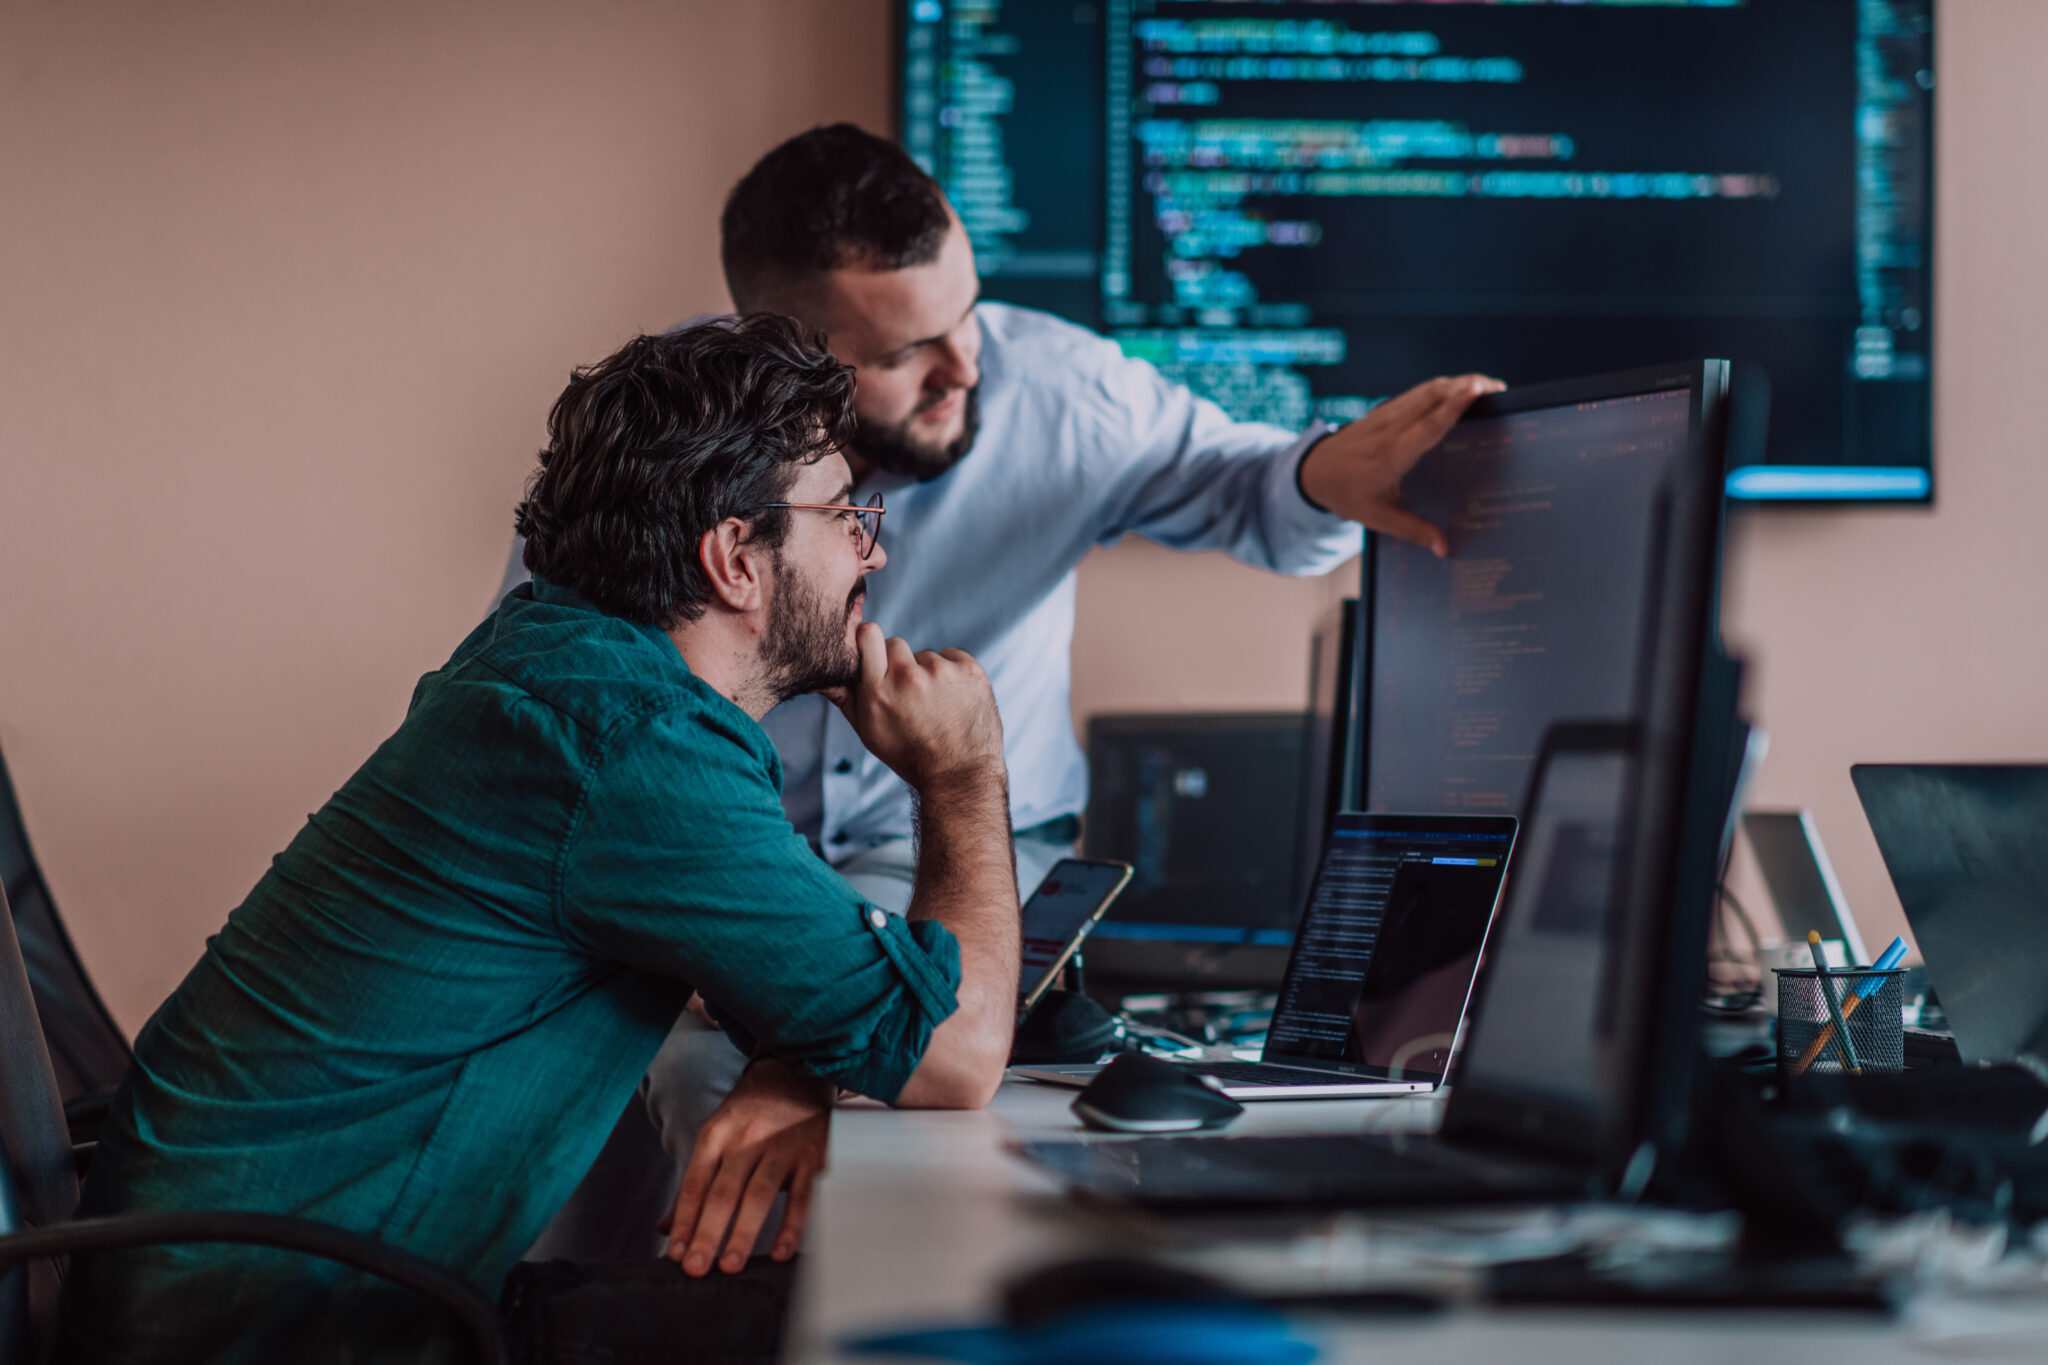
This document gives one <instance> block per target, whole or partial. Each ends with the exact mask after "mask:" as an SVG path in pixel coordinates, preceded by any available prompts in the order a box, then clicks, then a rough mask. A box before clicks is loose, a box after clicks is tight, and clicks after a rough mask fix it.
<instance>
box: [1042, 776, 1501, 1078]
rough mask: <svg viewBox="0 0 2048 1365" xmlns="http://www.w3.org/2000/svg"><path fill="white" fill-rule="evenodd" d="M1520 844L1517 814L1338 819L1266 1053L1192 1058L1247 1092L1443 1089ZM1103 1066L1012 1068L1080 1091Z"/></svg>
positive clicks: (1200, 1068) (1326, 843) (1195, 1065)
mask: <svg viewBox="0 0 2048 1365" xmlns="http://www.w3.org/2000/svg"><path fill="white" fill-rule="evenodd" d="M1514 845H1515V820H1514V817H1513V816H1507V815H1433V816H1419V815H1354V814H1350V813H1344V812H1340V813H1339V814H1337V815H1336V816H1334V817H1332V820H1331V824H1330V829H1329V831H1328V832H1327V834H1326V835H1325V836H1324V840H1323V857H1322V862H1321V863H1320V865H1319V866H1318V867H1317V870H1316V878H1315V883H1314V889H1313V890H1312V891H1311V892H1310V893H1309V899H1308V906H1307V908H1306V909H1305V910H1303V912H1302V917H1301V923H1300V925H1299V926H1298V928H1297V930H1296V932H1295V938H1294V951H1293V953H1292V955H1291V956H1290V957H1289V958H1288V963H1287V975H1286V977H1285V979H1284V980H1283V981H1282V982H1281V986H1280V996H1279V1001H1278V1003H1277V1005H1276V1006H1275V1007H1274V1010H1273V1021H1272V1023H1271V1025H1270V1026H1269V1027H1268V1028H1267V1031H1266V1045H1265V1047H1264V1049H1263V1050H1262V1051H1261V1053H1260V1059H1259V1060H1258V1061H1256V1062H1216V1061H1190V1062H1184V1063H1182V1065H1184V1066H1186V1067H1188V1068H1189V1069H1191V1070H1194V1071H1197V1072H1200V1073H1201V1074H1203V1075H1205V1076H1211V1077H1214V1078H1215V1079H1216V1080H1217V1081H1218V1082H1220V1083H1221V1088H1222V1090H1223V1093H1224V1094H1226V1095H1229V1096H1230V1097H1232V1098H1233V1099H1241V1100H1290V1099H1337V1098H1357V1097H1362V1096H1377V1095H1407V1094H1414V1093H1417V1092H1420V1091H1426V1090H1434V1089H1435V1088H1436V1087H1437V1086H1439V1085H1441V1084H1443V1079H1444V1076H1445V1074H1446V1073H1447V1072H1448V1071H1449V1070H1450V1062H1451V1052H1452V1049H1453V1047H1454V1045H1455V1043H1456V1041H1457V1034H1458V1028H1459V1025H1460V1024H1461V1023H1462V1022H1463V1020H1464V1017H1465V1006H1466V1004H1467V1002H1468V1001H1470V999H1471V996H1472V982H1473V978H1474V977H1475V976H1476V975H1477V973H1478V970H1479V957H1480V953H1481V951H1482V950H1483V949H1484V947H1485V945H1486V935H1487V930H1488V929H1489V927H1490V926H1491V925H1492V923H1493V916H1494V911H1495V909H1496V908H1498V906H1499V904H1500V894H1501V886H1502V882H1503V879H1504V878H1505V876H1506V874H1507V869H1508V858H1509V855H1510V854H1511V853H1512V852H1513V851H1514ZM1101 1069H1102V1068H1101V1067H1100V1066H1023V1067H1014V1068H1012V1069H1011V1072H1010V1074H1011V1075H1013V1076H1019V1077H1022V1078H1024V1079H1027V1080H1034V1081H1044V1082H1048V1083H1050V1084H1053V1085H1069V1086H1084V1085H1086V1084H1088V1082H1089V1081H1091V1080H1093V1079H1094V1078H1095V1074H1096V1073H1097V1072H1098V1071H1100V1070H1101Z"/></svg>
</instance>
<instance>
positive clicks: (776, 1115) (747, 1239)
mask: <svg viewBox="0 0 2048 1365" xmlns="http://www.w3.org/2000/svg"><path fill="white" fill-rule="evenodd" d="M831 1123H832V1087H831V1086H830V1085H829V1084H828V1083H826V1082H824V1081H820V1080H817V1079H815V1078H813V1077H810V1076H805V1075H802V1074H800V1073H799V1072H798V1071H797V1070H796V1069H795V1068H794V1067H792V1066H790V1065H789V1064H788V1063H786V1062H781V1061H777V1060H776V1059H774V1058H772V1057H768V1058H762V1059H761V1060H759V1061H756V1062H755V1063H753V1064H752V1065H751V1066H749V1067H748V1068H747V1070H746V1074H744V1075H743V1076H741V1077H740V1080H739V1084H738V1085H735V1086H734V1087H733V1089H732V1094H730V1095H728V1096H726V1099H725V1103H724V1104H721V1105H719V1106H718V1110H717V1112H716V1113H714V1114H712V1116H711V1117H710V1119H708V1120H707V1121H706V1122H705V1124H704V1128H703V1131H702V1132H701V1133H700V1134H699V1135H698V1138H697V1145H696V1148H695V1149H694V1150H693V1151H692V1152H691V1153H690V1164H689V1166H688V1167H687V1168H686V1169H685V1170H684V1171H683V1187H682V1190H681V1191H680V1192H679V1193H678V1194H677V1195H676V1206H675V1210H674V1212H672V1213H671V1214H669V1216H668V1217H667V1218H665V1219H663V1220H662V1222H661V1231H663V1232H666V1233H667V1234H668V1258H669V1259H670V1260H672V1261H675V1262H677V1263H679V1264H680V1265H681V1266H682V1268H683V1273H684V1274H686V1275H705V1274H708V1273H710V1270H711V1266H712V1263H713V1261H714V1260H716V1261H717V1264H718V1267H719V1269H721V1270H724V1271H727V1272H732V1271H737V1270H739V1269H741V1268H743V1267H744V1266H745V1265H746V1263H747V1257H748V1256H749V1255H751V1254H752V1253H753V1249H754V1240H755V1238H757V1237H758V1236H760V1233H761V1225H762V1223H764V1222H766V1221H767V1218H768V1211H769V1209H770V1208H772V1207H773V1206H774V1203H775V1196H776V1195H778V1194H781V1193H782V1192H783V1191H785V1190H787V1191H788V1192H789V1202H788V1204H787V1205H785V1206H784V1208H783V1212H782V1231H781V1233H780V1234H779V1235H777V1237H776V1239H775V1246H774V1247H773V1249H772V1250H771V1251H770V1252H769V1255H770V1256H772V1257H773V1258H774V1259H775V1260H778V1261H786V1260H788V1259H789V1258H790V1257H792V1256H794V1255H796V1249H797V1246H798V1245H799V1244H800V1243H801V1242H802V1241H803V1236H804V1224H805V1223H806V1222H807V1221H808V1220H809V1218H810V1214H811V1192H812V1190H813V1188H814V1187H815V1186H816V1184H817V1180H818V1173H819V1172H820V1171H822V1170H824V1169H825V1146H826V1142H827V1139H828V1137H829V1135H830V1132H831ZM721 1246H723V1247H724V1253H723V1255H721V1254H720V1251H719V1248H720V1247H721Z"/></svg>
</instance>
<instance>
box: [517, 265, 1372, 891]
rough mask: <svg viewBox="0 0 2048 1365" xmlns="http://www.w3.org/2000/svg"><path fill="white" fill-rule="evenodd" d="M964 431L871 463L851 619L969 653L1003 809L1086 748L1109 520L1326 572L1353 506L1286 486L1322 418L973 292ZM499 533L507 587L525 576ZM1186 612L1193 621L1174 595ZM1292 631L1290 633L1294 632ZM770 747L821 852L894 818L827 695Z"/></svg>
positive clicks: (1291, 567)
mask: <svg viewBox="0 0 2048 1365" xmlns="http://www.w3.org/2000/svg"><path fill="white" fill-rule="evenodd" d="M976 312H977V314H978V316H979V318H980V322H981V337H982V350H981V375H982V378H981V388H980V393H979V398H978V401H979V404H980V408H981V434H980V436H979V437H978V439H977V440H976V441H975V443H974V446H973V448H972V449H970V450H969V451H968V452H967V454H966V456H965V457H964V458H962V459H961V461H960V462H959V463H958V464H957V465H955V466H954V467H953V468H952V469H950V470H949V471H947V472H946V473H944V474H942V475H940V476H939V477H938V478H936V479H932V480H930V481H929V482H925V483H914V482H911V481H909V480H906V479H903V478H901V477H898V476H894V475H877V476H875V477H873V478H871V479H869V480H867V481H866V482H864V483H863V484H862V485H861V486H860V487H859V488H857V489H855V490H854V500H855V501H857V502H858V501H862V500H864V499H866V498H867V496H868V495H869V494H870V493H873V492H877V491H879V492H881V493H882V494H883V497H884V500H885V501H886V503H887V504H888V508H889V511H888V515H887V516H885V517H884V518H883V521H882V538H883V544H884V545H885V546H886V547H887V549H888V551H889V563H888V566H887V567H886V568H884V569H882V570H881V571H880V572H879V573H876V574H875V575H873V576H872V577H870V578H869V579H868V599H867V607H866V615H867V619H869V620H871V621H874V622H877V623H878V624H880V625H881V626H882V628H883V629H884V630H886V631H888V632H889V633H890V634H891V635H900V636H902V637H903V638H904V639H905V640H907V641H909V642H910V644H911V646H912V648H915V649H940V648H944V647H946V646H948V645H951V646H957V647H958V648H961V649H964V650H966V651H967V652H968V653H970V654H972V655H974V656H975V658H977V659H979V660H980V661H981V666H982V667H983V668H984V669H986V670H987V672H988V676H989V681H990V683H991V684H992V685H993V686H994V688H995V695H996V704H997V705H998V706H999V707H1000V708H1001V711H1002V718H1003V748H1004V756H1005V757H1006V758H1007V759H1008V761H1009V768H1010V817H1011V823H1012V827H1013V828H1016V829H1026V828H1029V827H1030V826H1032V825H1036V824H1040V823H1042V822H1044V821H1047V820H1052V819H1056V818H1058V817H1060V816H1063V815H1072V814H1077V813H1079V812H1080V811H1081V810H1082V808H1083V807H1085V806H1086V805H1087V802H1088V765H1087V760H1086V758H1085V756H1084V755H1083V754H1082V752H1081V746H1080V745H1079V744H1078V743H1076V742H1075V739H1074V723H1073V711H1072V706H1071V703H1070V700H1069V692H1070V688H1071V683H1072V677H1073V658H1072V654H1073V641H1074V579H1075V569H1076V567H1077V566H1078V565H1079V564H1080V562H1081V559H1082V557H1083V556H1085V555H1086V554H1087V553H1088V551H1090V550H1091V549H1093V548H1095V547H1096V546H1098V545H1109V544H1113V543H1114V542H1116V541H1117V540H1120V539H1121V538H1123V537H1124V536H1126V535H1132V534H1136V535H1142V536H1144V537H1146V538H1147V539H1149V540H1153V541H1157V542H1158V543H1160V544H1162V545H1166V546H1169V547H1171V548H1173V549H1177V550H1222V551H1225V552H1227V553H1228V554H1230V555H1231V556H1232V557H1233V558H1235V559H1238V560H1241V561H1242V562H1244V563H1246V564H1251V565H1254V566H1257V567H1259V568H1264V569H1272V570H1275V571H1277V572H1280V573H1286V574H1295V575H1310V574H1321V573H1327V572H1329V571H1330V570H1331V569H1333V568H1335V567H1336V566H1337V565H1339V564H1340V563H1342V562H1343V561H1344V560H1346V559H1347V558H1349V557H1350V556H1352V555H1354V554H1356V553H1358V551H1359V548H1360V546H1361V544H1362V539H1361V532H1360V528H1359V527H1358V525H1357V523H1355V522H1351V521H1346V520H1345V519H1343V518H1342V517H1338V516H1334V515H1332V514H1330V513H1328V512H1323V511H1320V510H1319V509H1317V508H1316V507H1315V506H1314V505H1312V504H1311V503H1309V502H1308V500H1307V499H1305V498H1304V497H1303V496H1302V494H1301V490H1300V486H1299V485H1298V484H1297V483H1296V481H1295V471H1296V469H1297V467H1298V466H1299V465H1300V463H1301V457H1302V455H1303V454H1304V453H1305V452H1306V451H1307V449H1308V447H1309V445H1310V444H1311V443H1312V442H1313V441H1314V440H1315V439H1316V438H1317V437H1319V436H1321V435H1322V434H1323V433H1324V431H1325V430H1326V429H1325V428H1323V427H1320V426H1317V427H1312V428H1311V429H1310V430H1309V431H1307V432H1305V433H1299V434H1297V433H1292V432H1288V431H1284V430H1282V429H1280V428H1278V427H1272V426H1267V425H1264V424H1262V423H1255V422H1234V421H1232V420H1231V419H1230V418H1229V417H1227V416H1225V415H1224V413H1223V410H1222V409H1221V408H1219V407H1217V406H1216V405H1215V404H1214V403H1211V402H1208V401H1207V400H1205V399H1200V398H1197V397H1195V396H1194V395H1193V394H1191V393H1190V392H1188V390H1187V389H1186V388H1184V387H1182V386H1180V385H1178V384H1173V383H1169V382H1168V381H1167V380H1166V379H1165V378H1164V377H1163V376H1162V375H1161V374H1160V373H1159V371H1158V370H1157V369H1155V368H1154V367H1153V366H1152V365H1150V364H1149V363H1147V362H1145V361H1141V360H1133V359H1130V358H1128V357H1126V356H1125V355H1124V354H1123V352H1122V351H1121V350H1120V349H1119V348H1118V347H1117V345H1116V343H1114V342H1112V341H1109V340H1107V339H1105V338H1103V337H1100V336H1097V335H1096V334H1095V333H1093V332H1090V331H1088V330H1087V329H1086V328H1083V327H1077V326H1075V325H1073V324H1072V323H1069V322H1065V321H1062V320H1061V319H1059V318H1056V317H1053V316H1052V315H1050V314H1047V313H1041V312H1036V311H1034V310H1031V309H1027V308H1016V307H1012V306H1010V305H1008V304H1001V303H983V304H981V305H980V306H979V307H978V308H977V310H976ZM523 548H524V547H523V546H522V545H520V544H516V543H515V545H514V546H513V554H512V571H511V573H510V574H509V575H508V577H507V581H506V589H507V590H508V591H509V589H510V588H511V587H512V586H514V585H515V584H516V583H517V582H518V581H521V580H523V579H524V577H525V571H524V569H523V568H521V566H520V563H519V557H520V554H521V552H522V550H523ZM1186 628H1187V629H1188V630H1190V631H1202V630H1206V629H1207V628H1208V623H1207V622H1205V621H1204V620H1202V619H1201V618H1200V617H1199V616H1196V615H1192V614H1191V615H1190V617H1189V619H1188V620H1187V622H1186ZM1305 647H1306V645H1304V648H1305ZM763 724H764V725H765V727H766V728H767V731H768V734H769V735H770V737H771V738H773V739H774V741H775V746H776V748H777V749H778V750H779V751H780V752H781V755H782V764H783V769H784V779H783V806H784V809H785V810H786V811H787V813H788V815H789V818H790V823H791V824H793V825H794V826H795V827H796V828H797V830H798V831H799V832H800V833H802V834H804V835H805V836H806V837H807V838H809V839H811V840H813V841H814V842H815V843H816V844H817V846H818V848H819V849H820V850H821V851H822V852H823V853H824V855H825V856H826V858H827V859H829V860H830V861H832V862H835V863H837V862H840V861H843V860H844V859H846V858H849V857H851V856H853V855H854V854H855V853H858V852H860V851H861V850H862V849H865V848H870V847H872V846H874V845H875V844H878V843H881V842H884V841H886V840H889V839H900V838H907V837H909V835H910V826H911V818H910V811H911V805H910V792H909V789H908V788H906V787H905V786H904V784H903V782H902V781H901V779H899V778H898V777H897V776H896V775H895V774H894V773H892V772H890V771H889V769H888V768H887V767H885V766H884V765H883V764H882V762H881V760H879V759H877V758H875V757H874V756H873V755H871V754H869V753H868V752H867V750H866V749H865V748H863V747H862V745H861V742H860V740H859V739H858V738H857V737H856V736H855V735H854V732H853V727H851V726H850V725H848V724H847V723H846V719H845V717H843V716H841V715H840V714H839V712H838V710H837V708H835V707H833V706H831V705H830V704H829V703H827V702H826V701H824V700H823V699H822V698H819V697H798V698H796V699H794V700H792V701H788V702H785V703H784V704H783V705H781V706H779V707H777V708H776V709H775V710H774V711H772V712H770V713H769V714H768V717H767V719H766V720H765V721H764V722H763Z"/></svg>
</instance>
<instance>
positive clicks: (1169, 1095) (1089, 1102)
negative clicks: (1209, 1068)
mask: <svg viewBox="0 0 2048 1365" xmlns="http://www.w3.org/2000/svg"><path fill="white" fill-rule="evenodd" d="M1243 1112H1244V1106H1243V1105H1241V1104H1239V1103H1238V1102H1237V1101H1236V1100H1234V1099H1232V1098H1230V1096H1228V1095H1226V1094H1224V1093H1223V1091H1222V1088H1221V1083H1220V1082H1218V1081H1215V1080H1213V1079H1211V1078H1210V1077H1208V1076H1203V1075H1199V1074H1197V1073H1196V1072H1194V1071H1191V1070H1189V1069H1188V1068H1187V1067H1184V1066H1175V1065H1174V1064H1173V1063H1172V1062H1167V1061H1161V1060H1160V1059H1159V1058H1157V1057H1148V1056H1146V1055H1145V1054H1144V1053H1142V1052H1126V1053H1125V1054H1124V1055H1123V1056H1121V1057H1118V1058H1117V1059H1116V1060H1115V1061H1113V1062H1111V1063H1110V1064H1109V1065H1108V1066H1106V1067H1104V1068H1102V1070H1101V1072H1100V1073H1099V1074H1097V1076H1096V1077H1095V1079H1094V1080H1092V1081H1090V1082H1088V1088H1087V1089H1086V1090H1083V1091H1082V1092H1081V1093H1080V1095H1079V1096H1078V1097H1076V1099H1075V1100H1074V1113H1075V1115H1076V1116H1077V1117H1078V1118H1079V1119H1080V1120H1081V1122H1082V1123H1084V1124H1086V1125H1087V1126H1088V1127H1090V1128H1095V1129H1099V1130H1101V1131H1102V1132H1105V1133H1189V1132H1193V1131H1195V1130H1196V1129H1199V1128H1221V1127H1222V1126H1223V1125H1224V1124H1226V1123H1229V1122H1230V1121H1231V1120H1232V1119H1234V1118H1236V1117H1237V1116H1238V1115H1239V1114H1242V1113H1243Z"/></svg>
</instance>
